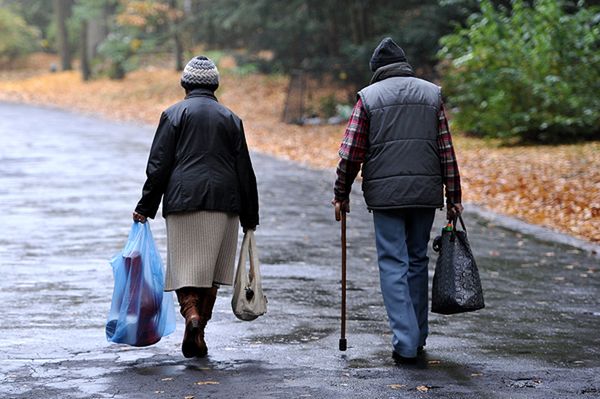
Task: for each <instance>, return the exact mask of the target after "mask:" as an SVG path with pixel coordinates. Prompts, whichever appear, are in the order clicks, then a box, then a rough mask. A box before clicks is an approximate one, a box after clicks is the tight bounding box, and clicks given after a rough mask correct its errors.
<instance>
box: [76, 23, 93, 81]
mask: <svg viewBox="0 0 600 399" xmlns="http://www.w3.org/2000/svg"><path fill="white" fill-rule="evenodd" d="M79 41H80V43H79V44H80V47H79V52H80V56H81V78H82V79H83V80H84V81H87V80H90V76H91V71H90V62H89V59H88V52H87V50H88V23H87V21H86V20H85V19H84V20H82V21H81V36H80V38H79Z"/></svg>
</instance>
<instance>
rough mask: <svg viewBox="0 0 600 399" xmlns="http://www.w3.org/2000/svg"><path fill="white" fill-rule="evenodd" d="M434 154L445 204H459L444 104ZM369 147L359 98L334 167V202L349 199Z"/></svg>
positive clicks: (366, 116) (457, 179) (455, 166)
mask: <svg viewBox="0 0 600 399" xmlns="http://www.w3.org/2000/svg"><path fill="white" fill-rule="evenodd" d="M438 119H439V123H438V139H437V144H438V151H439V155H440V162H441V166H442V179H443V182H444V185H445V186H446V201H447V202H448V203H449V204H460V203H461V189H460V175H459V171H458V164H457V162H456V155H455V154H454V147H453V146H452V136H451V135H450V129H449V127H448V119H447V118H446V113H445V112H444V105H443V104H442V106H441V107H440V112H439V114H438ZM368 145H369V117H368V114H367V112H366V110H365V109H364V107H363V104H362V100H361V99H360V98H359V99H358V101H357V102H356V105H354V109H353V110H352V115H351V116H350V120H349V121H348V126H347V127H346V132H345V133H344V138H343V140H342V144H341V145H340V150H339V155H340V158H341V159H340V162H339V164H338V167H337V179H336V181H335V186H334V194H335V198H336V199H337V200H340V201H342V200H345V199H347V198H348V197H349V196H350V190H351V189H352V182H353V181H354V179H355V178H356V176H357V175H358V172H359V171H360V165H361V164H362V163H363V162H364V161H365V157H366V154H367V149H368Z"/></svg>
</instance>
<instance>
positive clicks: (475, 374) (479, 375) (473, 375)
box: [471, 373, 483, 377]
mask: <svg viewBox="0 0 600 399" xmlns="http://www.w3.org/2000/svg"><path fill="white" fill-rule="evenodd" d="M482 375H483V374H481V373H473V374H471V377H481V376H482Z"/></svg>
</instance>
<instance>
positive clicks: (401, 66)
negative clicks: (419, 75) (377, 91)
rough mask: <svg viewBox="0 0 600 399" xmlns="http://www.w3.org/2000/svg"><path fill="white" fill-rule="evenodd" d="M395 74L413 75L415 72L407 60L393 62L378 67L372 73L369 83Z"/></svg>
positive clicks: (395, 75)
mask: <svg viewBox="0 0 600 399" xmlns="http://www.w3.org/2000/svg"><path fill="white" fill-rule="evenodd" d="M397 76H415V72H414V71H413V69H412V67H411V66H410V64H409V63H408V62H395V63H393V64H389V65H385V66H382V67H381V68H378V69H377V70H376V71H375V73H374V74H373V77H372V78H371V83H370V84H373V83H375V82H379V81H380V80H384V79H387V78H392V77H397Z"/></svg>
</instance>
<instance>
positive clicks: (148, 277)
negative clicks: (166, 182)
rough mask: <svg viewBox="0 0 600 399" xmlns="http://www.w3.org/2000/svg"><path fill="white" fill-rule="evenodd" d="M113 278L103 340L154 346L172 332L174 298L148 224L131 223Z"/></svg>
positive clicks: (173, 325) (114, 266) (118, 256)
mask: <svg viewBox="0 0 600 399" xmlns="http://www.w3.org/2000/svg"><path fill="white" fill-rule="evenodd" d="M110 264H111V266H112V269H113V276H114V278H115V287H114V291H113V297H112V304H111V307H110V312H109V314H108V321H107V322H106V339H107V340H108V341H110V342H115V343H119V344H127V345H132V346H148V345H152V344H155V343H157V342H158V341H160V339H161V338H162V337H164V336H166V335H169V334H171V333H172V332H173V331H175V309H174V305H173V295H172V294H171V293H170V292H163V288H164V272H163V265H162V261H161V259H160V254H159V252H158V250H157V248H156V244H155V243H154V239H153V238H152V232H151V231H150V224H149V222H146V223H137V222H134V223H133V225H132V226H131V231H130V232H129V238H128V239H127V243H126V244H125V247H124V248H123V250H122V251H121V252H120V253H118V254H117V255H115V256H114V257H113V258H112V260H111V262H110Z"/></svg>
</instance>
